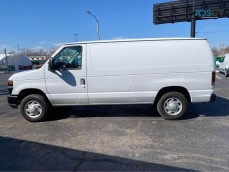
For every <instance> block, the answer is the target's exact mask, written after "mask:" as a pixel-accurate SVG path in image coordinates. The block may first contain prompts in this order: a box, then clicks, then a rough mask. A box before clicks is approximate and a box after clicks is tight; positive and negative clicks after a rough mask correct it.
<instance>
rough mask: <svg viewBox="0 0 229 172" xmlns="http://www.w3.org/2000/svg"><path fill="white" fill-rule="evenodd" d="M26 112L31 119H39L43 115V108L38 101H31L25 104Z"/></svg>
mask: <svg viewBox="0 0 229 172" xmlns="http://www.w3.org/2000/svg"><path fill="white" fill-rule="evenodd" d="M24 111H25V113H26V115H28V116H29V117H30V118H37V117H39V116H40V115H41V113H42V107H41V105H40V104H39V103H38V102H37V101H35V100H31V101H29V102H27V103H26V104H25V107H24Z"/></svg>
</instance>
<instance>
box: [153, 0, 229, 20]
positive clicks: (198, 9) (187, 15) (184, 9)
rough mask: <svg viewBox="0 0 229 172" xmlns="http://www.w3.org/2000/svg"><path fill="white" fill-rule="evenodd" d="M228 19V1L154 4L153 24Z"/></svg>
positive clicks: (191, 0)
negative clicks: (193, 19) (193, 18)
mask: <svg viewBox="0 0 229 172" xmlns="http://www.w3.org/2000/svg"><path fill="white" fill-rule="evenodd" d="M193 14H194V17H195V20H204V19H212V18H213V19H216V18H225V17H229V0H178V1H171V2H166V3H159V4H154V6H153V15H154V16H153V22H154V24H165V23H175V22H190V21H191V20H192V17H193Z"/></svg>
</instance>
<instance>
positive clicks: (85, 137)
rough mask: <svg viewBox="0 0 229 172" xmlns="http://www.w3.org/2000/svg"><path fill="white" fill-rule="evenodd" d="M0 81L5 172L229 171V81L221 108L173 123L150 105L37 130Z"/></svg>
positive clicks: (73, 113) (82, 112) (71, 114)
mask: <svg viewBox="0 0 229 172" xmlns="http://www.w3.org/2000/svg"><path fill="white" fill-rule="evenodd" d="M7 79H8V75H6V74H0V170H1V171H5V170H17V171H19V170H29V171H31V170H34V171H39V170H47V171H50V170H51V171H52V170H64V171H67V170H71V171H77V170H80V171H81V170H99V171H103V170H113V171H114V170H119V171H132V170H135V171H136V170H138V171H139V170H140V171H142V170H150V171H165V170H166V171H199V170H200V171H229V77H227V78H225V77H224V75H223V74H219V73H217V80H216V89H215V90H216V94H217V96H218V97H217V99H216V101H215V102H214V103H205V104H190V105H189V109H188V112H187V114H186V117H185V119H182V120H176V121H166V120H164V119H162V118H161V117H160V116H158V115H157V114H155V113H154V111H153V110H152V107H151V106H148V105H127V106H92V107H74V108H73V107H71V108H58V109H56V110H55V112H54V114H52V117H50V119H49V120H48V121H46V122H41V123H30V122H27V121H26V120H24V118H22V117H21V116H20V113H19V110H18V109H11V108H10V107H8V105H7V101H6V97H7V94H8V92H7V87H6V84H5V83H6V81H7Z"/></svg>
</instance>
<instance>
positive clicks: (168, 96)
mask: <svg viewBox="0 0 229 172" xmlns="http://www.w3.org/2000/svg"><path fill="white" fill-rule="evenodd" d="M187 106H188V101H187V99H186V97H185V96H184V95H183V94H181V93H179V92H168V93H165V94H164V95H163V96H162V97H161V98H160V99H159V101H158V102H157V111H158V113H159V114H160V115H161V116H162V117H163V118H164V119H166V120H175V119H179V118H181V117H182V116H183V115H184V113H185V112H186V110H187Z"/></svg>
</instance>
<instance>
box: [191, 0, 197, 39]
mask: <svg viewBox="0 0 229 172" xmlns="http://www.w3.org/2000/svg"><path fill="white" fill-rule="evenodd" d="M195 5H196V0H193V8H192V20H191V37H192V38H195V37H196V19H195V15H196V14H195Z"/></svg>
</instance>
